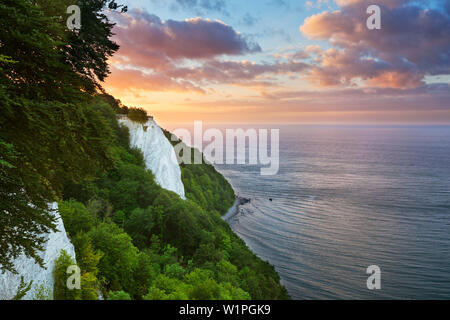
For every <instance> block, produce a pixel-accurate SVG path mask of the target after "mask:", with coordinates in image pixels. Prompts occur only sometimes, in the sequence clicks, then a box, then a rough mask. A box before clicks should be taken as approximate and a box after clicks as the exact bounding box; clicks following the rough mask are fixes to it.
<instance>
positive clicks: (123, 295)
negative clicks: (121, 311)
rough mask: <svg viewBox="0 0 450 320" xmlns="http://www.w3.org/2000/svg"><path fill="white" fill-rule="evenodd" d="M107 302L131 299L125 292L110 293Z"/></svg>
mask: <svg viewBox="0 0 450 320" xmlns="http://www.w3.org/2000/svg"><path fill="white" fill-rule="evenodd" d="M108 300H131V297H130V295H129V294H128V293H126V292H125V291H110V292H109V293H108Z"/></svg>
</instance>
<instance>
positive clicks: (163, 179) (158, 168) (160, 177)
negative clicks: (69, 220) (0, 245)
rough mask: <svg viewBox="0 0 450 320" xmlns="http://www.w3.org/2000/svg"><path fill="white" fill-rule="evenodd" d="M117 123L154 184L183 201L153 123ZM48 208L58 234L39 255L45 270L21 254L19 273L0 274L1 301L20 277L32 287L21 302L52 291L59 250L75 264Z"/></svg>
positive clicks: (165, 143) (172, 158)
mask: <svg viewBox="0 0 450 320" xmlns="http://www.w3.org/2000/svg"><path fill="white" fill-rule="evenodd" d="M118 121H119V123H121V124H123V125H125V126H126V127H128V129H129V130H130V143H131V146H133V147H136V148H139V149H140V150H141V151H142V153H143V155H144V159H145V164H146V168H147V169H149V170H151V171H152V172H153V174H154V176H155V180H156V182H157V183H158V184H159V185H160V186H161V187H163V188H165V189H167V190H171V191H174V192H175V193H177V194H178V195H179V196H180V197H181V198H182V199H186V197H185V192H184V185H183V182H182V181H181V169H180V166H179V165H178V162H177V157H176V155H175V150H174V149H173V147H172V145H171V144H170V142H169V140H167V138H166V137H165V135H164V133H163V132H162V130H161V128H160V127H159V126H158V125H157V124H156V122H155V121H153V120H152V119H149V120H148V121H147V123H145V124H140V123H137V122H133V121H131V120H129V119H128V118H126V117H122V118H120V119H119V120H118ZM51 208H52V209H53V210H55V211H54V212H55V215H56V218H57V229H58V231H57V232H52V233H49V234H47V236H46V237H47V239H48V240H47V242H46V243H45V245H44V250H43V251H42V252H41V254H40V257H41V258H42V259H43V261H44V264H45V267H46V268H41V267H40V266H39V265H38V264H36V263H35V261H34V260H33V259H30V258H27V257H26V256H25V255H24V254H22V255H21V256H20V257H18V258H17V259H16V260H15V261H14V265H15V268H16V270H17V272H18V274H13V273H10V272H6V273H0V300H9V299H12V298H13V297H14V295H15V294H16V293H17V288H18V287H19V284H20V279H21V276H24V280H25V281H26V282H27V283H28V282H30V281H31V280H33V285H32V288H31V290H30V291H29V292H28V293H27V295H26V296H25V297H24V298H23V299H24V300H31V299H34V298H35V297H36V293H37V292H38V291H39V289H40V288H41V287H42V286H44V287H45V288H46V289H50V290H51V291H53V268H54V265H55V260H56V259H57V258H58V257H59V255H60V253H61V250H65V251H67V253H68V254H69V255H70V256H71V257H72V258H73V259H74V260H75V261H76V257H75V249H74V247H73V245H72V243H71V242H70V240H69V238H68V237H67V234H66V230H65V228H64V224H63V221H62V219H61V216H60V215H59V212H58V204H57V203H53V204H52V205H51Z"/></svg>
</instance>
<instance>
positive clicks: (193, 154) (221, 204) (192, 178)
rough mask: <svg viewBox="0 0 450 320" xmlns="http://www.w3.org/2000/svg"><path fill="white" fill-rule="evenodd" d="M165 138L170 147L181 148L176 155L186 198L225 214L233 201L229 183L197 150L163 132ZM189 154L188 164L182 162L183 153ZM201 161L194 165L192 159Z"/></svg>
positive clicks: (205, 207)
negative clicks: (170, 144)
mask: <svg viewBox="0 0 450 320" xmlns="http://www.w3.org/2000/svg"><path fill="white" fill-rule="evenodd" d="M164 134H165V136H166V138H167V139H168V140H169V141H170V142H171V143H172V145H174V146H176V145H179V146H182V147H181V148H180V149H181V151H180V154H177V158H178V161H179V163H181V165H180V166H181V179H182V181H183V184H184V188H185V191H186V197H187V198H188V199H191V200H193V201H194V202H196V203H197V204H198V205H200V206H201V207H202V208H203V209H205V210H208V211H218V212H219V213H220V214H221V215H223V214H225V213H226V212H227V211H228V209H229V208H230V207H231V206H232V205H233V203H234V201H235V198H236V196H235V194H234V190H233V188H232V187H231V185H230V183H229V182H228V181H227V180H226V179H225V178H224V177H223V176H222V175H221V174H220V173H218V172H217V170H216V169H215V168H214V166H213V165H211V164H209V163H208V162H207V161H206V159H204V157H203V155H202V154H200V153H199V151H198V150H197V149H194V148H190V147H188V146H187V145H186V144H185V143H184V142H182V141H181V140H179V139H178V138H177V137H175V136H172V134H171V133H170V132H168V131H167V130H164ZM185 150H186V151H187V152H188V153H189V154H190V159H191V161H190V164H186V163H184V162H183V152H184V151H185ZM196 158H198V159H203V164H201V165H199V164H194V159H196Z"/></svg>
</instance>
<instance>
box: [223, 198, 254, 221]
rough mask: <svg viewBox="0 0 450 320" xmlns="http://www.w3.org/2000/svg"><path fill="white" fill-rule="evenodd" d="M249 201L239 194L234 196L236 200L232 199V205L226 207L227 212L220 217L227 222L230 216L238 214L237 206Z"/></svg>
mask: <svg viewBox="0 0 450 320" xmlns="http://www.w3.org/2000/svg"><path fill="white" fill-rule="evenodd" d="M249 202H250V199H247V198H244V197H240V196H236V200H235V201H234V203H233V205H232V206H231V207H230V208H229V209H228V211H227V213H226V214H224V215H223V216H222V219H223V220H224V221H225V222H228V220H229V219H230V218H232V217H234V216H235V215H237V214H238V212H239V208H240V207H241V206H242V205H244V204H247V203H249Z"/></svg>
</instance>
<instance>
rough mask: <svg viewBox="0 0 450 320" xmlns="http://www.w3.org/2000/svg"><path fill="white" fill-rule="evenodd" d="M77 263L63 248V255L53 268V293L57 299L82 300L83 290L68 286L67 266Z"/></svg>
mask: <svg viewBox="0 0 450 320" xmlns="http://www.w3.org/2000/svg"><path fill="white" fill-rule="evenodd" d="M73 265H75V261H73V259H72V257H71V256H70V255H69V254H68V253H67V252H66V251H65V250H61V255H60V256H59V258H58V259H56V261H55V268H54V269H53V279H54V284H53V294H54V299H55V300H80V298H81V290H77V289H69V288H68V287H67V278H68V275H67V268H68V267H69V266H73Z"/></svg>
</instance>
